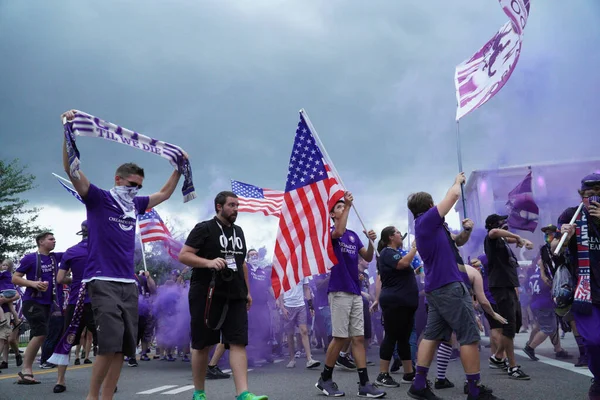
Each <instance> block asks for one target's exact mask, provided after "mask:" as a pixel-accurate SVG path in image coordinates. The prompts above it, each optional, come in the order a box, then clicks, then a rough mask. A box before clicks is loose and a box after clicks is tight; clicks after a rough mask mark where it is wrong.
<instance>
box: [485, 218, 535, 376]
mask: <svg viewBox="0 0 600 400" xmlns="http://www.w3.org/2000/svg"><path fill="white" fill-rule="evenodd" d="M507 219H508V216H507V215H498V214H492V215H490V216H488V217H487V218H486V220H485V228H486V229H487V230H488V234H487V236H486V237H485V240H484V243H483V244H484V248H485V255H486V256H487V259H488V272H489V287H490V291H491V292H492V296H493V297H494V300H496V303H497V305H498V313H499V314H500V315H502V316H503V317H504V318H506V319H507V321H508V324H505V325H503V326H502V336H501V340H500V343H498V348H497V352H496V355H501V354H502V353H503V352H506V356H507V357H508V366H506V365H505V364H506V363H505V361H504V360H502V359H501V358H500V359H499V358H498V357H497V356H496V355H494V354H492V356H491V357H490V367H491V368H498V369H500V368H503V369H506V368H507V367H508V370H507V372H508V376H509V377H510V378H512V379H516V380H529V379H531V378H530V377H529V375H527V374H526V373H525V372H523V370H522V369H521V367H520V366H519V365H517V363H516V360H515V348H514V338H515V334H516V333H517V332H518V329H517V326H518V325H519V326H520V321H521V315H520V308H521V305H520V303H519V293H518V289H519V286H520V284H519V277H518V274H517V268H518V267H519V263H518V262H517V258H516V257H515V254H514V253H513V251H512V249H511V248H510V247H509V244H516V245H517V247H523V246H525V247H526V248H527V249H532V248H533V243H531V242H530V241H529V240H527V239H523V238H522V237H520V236H519V235H517V234H514V233H512V232H509V231H508V224H507V222H506V220H507Z"/></svg>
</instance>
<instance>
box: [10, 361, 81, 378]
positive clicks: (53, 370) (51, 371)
mask: <svg viewBox="0 0 600 400" xmlns="http://www.w3.org/2000/svg"><path fill="white" fill-rule="evenodd" d="M91 367H92V364H87V365H75V366H72V367H68V368H67V371H73V370H76V369H84V368H91ZM56 371H58V369H57V368H52V369H44V370H39V371H33V373H34V375H35V376H37V375H44V374H52V373H54V372H56ZM18 377H19V375H17V374H12V375H0V381H1V380H3V379H11V378H18Z"/></svg>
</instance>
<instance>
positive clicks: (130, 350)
mask: <svg viewBox="0 0 600 400" xmlns="http://www.w3.org/2000/svg"><path fill="white" fill-rule="evenodd" d="M74 117H75V111H74V110H71V111H67V112H66V113H64V114H63V115H61V121H62V119H63V118H66V119H67V120H69V121H70V120H72V119H73V118H74ZM63 166H64V169H65V172H66V173H67V175H69V179H70V180H71V182H72V183H73V187H74V188H75V190H77V193H79V195H80V196H81V198H82V199H83V202H84V204H85V208H86V211H87V223H88V250H89V258H88V261H87V265H86V268H85V272H84V275H83V281H82V282H83V283H86V285H87V288H86V289H87V290H88V291H89V295H90V300H91V303H92V309H93V311H94V320H95V323H96V332H97V333H98V355H97V357H96V362H95V363H94V367H93V371H92V377H91V379H90V389H89V393H88V396H87V400H97V399H98V398H99V392H100V389H101V388H102V398H103V399H111V398H112V394H113V393H114V391H115V389H116V387H117V382H118V380H119V375H120V374H121V367H122V365H123V357H124V356H128V357H135V350H136V341H137V327H138V326H137V325H138V289H137V286H136V283H135V270H134V257H133V256H134V250H135V226H136V217H137V215H138V214H143V213H144V212H145V211H146V209H149V208H153V207H156V206H157V205H159V204H160V203H162V202H164V201H165V200H167V199H168V198H169V197H171V194H173V191H175V188H176V187H177V183H178V182H179V178H180V177H181V174H180V173H179V172H177V171H174V172H173V174H172V175H171V176H170V178H169V179H168V180H167V183H166V184H165V185H164V186H163V188H162V189H161V190H160V191H159V192H156V193H154V194H152V195H150V196H137V193H138V191H139V190H140V189H141V188H142V183H143V181H144V170H143V169H142V168H140V167H139V166H137V165H136V164H133V163H127V164H123V165H121V166H120V167H119V168H117V171H116V173H115V186H114V187H113V188H112V189H110V190H102V189H100V188H99V187H97V186H95V185H93V184H91V183H90V181H89V180H88V179H87V177H86V176H85V175H84V174H83V173H82V172H81V171H79V175H80V178H79V179H76V178H74V177H72V176H71V174H70V167H69V155H68V153H67V148H66V143H65V142H64V140H63Z"/></svg>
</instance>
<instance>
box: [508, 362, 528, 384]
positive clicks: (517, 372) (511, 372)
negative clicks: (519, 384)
mask: <svg viewBox="0 0 600 400" xmlns="http://www.w3.org/2000/svg"><path fill="white" fill-rule="evenodd" d="M508 377H509V378H511V379H516V380H518V381H528V380H530V379H531V377H530V376H529V375H527V374H526V373H525V372H523V370H522V369H521V366H520V365H517V366H516V367H512V368H509V369H508Z"/></svg>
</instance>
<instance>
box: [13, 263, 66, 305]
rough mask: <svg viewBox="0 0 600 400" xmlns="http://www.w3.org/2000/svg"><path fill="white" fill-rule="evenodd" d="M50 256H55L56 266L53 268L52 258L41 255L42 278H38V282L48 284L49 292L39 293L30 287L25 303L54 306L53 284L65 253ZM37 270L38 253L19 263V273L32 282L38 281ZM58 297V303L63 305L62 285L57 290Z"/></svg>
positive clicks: (25, 296) (26, 291) (24, 299)
mask: <svg viewBox="0 0 600 400" xmlns="http://www.w3.org/2000/svg"><path fill="white" fill-rule="evenodd" d="M50 254H51V255H53V256H54V259H55V260H56V265H55V266H54V267H53V265H52V259H51V258H50V256H45V255H43V254H40V256H41V259H40V263H41V267H42V276H41V277H39V276H38V277H37V278H38V280H41V281H45V282H48V290H46V291H45V292H38V291H37V290H36V289H33V288H30V287H28V288H27V289H25V293H24V294H23V301H27V300H34V301H35V302H36V303H39V304H52V291H53V282H54V281H55V277H56V273H58V265H59V263H60V261H61V259H62V256H63V254H64V253H50ZM36 270H37V253H30V254H27V255H25V256H24V257H23V258H22V259H21V261H20V263H19V268H17V272H20V273H22V274H24V275H25V278H26V279H27V280H30V281H35V280H36ZM53 274H54V276H53ZM39 278H41V279H39ZM56 296H57V297H58V303H59V304H62V285H58V287H57V290H56Z"/></svg>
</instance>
